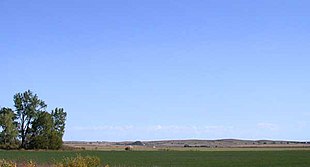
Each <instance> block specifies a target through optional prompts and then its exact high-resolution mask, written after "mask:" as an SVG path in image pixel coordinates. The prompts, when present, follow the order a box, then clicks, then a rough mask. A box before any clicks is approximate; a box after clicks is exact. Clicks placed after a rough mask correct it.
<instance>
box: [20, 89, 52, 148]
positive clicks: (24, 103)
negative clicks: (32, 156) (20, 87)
mask: <svg viewBox="0 0 310 167" xmlns="http://www.w3.org/2000/svg"><path fill="white" fill-rule="evenodd" d="M14 106H15V108H16V112H17V118H18V119H19V123H20V126H19V133H20V134H19V135H20V138H21V148H27V143H28V142H29V138H30V136H31V128H32V123H33V121H34V120H35V118H36V117H37V114H38V113H39V112H44V111H45V109H46V107H47V105H46V104H45V102H44V101H43V100H41V99H39V97H38V96H37V94H33V93H32V92H31V91H30V90H27V91H25V92H24V93H17V94H16V95H15V96H14Z"/></svg>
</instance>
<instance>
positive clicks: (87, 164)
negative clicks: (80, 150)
mask: <svg viewBox="0 0 310 167" xmlns="http://www.w3.org/2000/svg"><path fill="white" fill-rule="evenodd" d="M99 166H100V159H99V158H98V157H95V156H85V157H83V156H81V155H77V156H76V157H65V158H64V159H63V160H62V162H60V163H57V164H56V165H55V166H54V167H99Z"/></svg>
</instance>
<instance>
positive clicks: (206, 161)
mask: <svg viewBox="0 0 310 167" xmlns="http://www.w3.org/2000/svg"><path fill="white" fill-rule="evenodd" d="M77 154H80V155H82V156H86V155H90V156H98V157H99V158H100V159H101V162H102V163H103V164H109V165H110V166H111V167H114V166H115V167H155V166H157V167H185V166H186V167H309V166H310V150H307V149H306V150H302V149H297V150H286V149H284V150H271V149H269V150H264V149H262V150H260V149H252V150H243V151H240V150H234V149H231V150H218V151H127V152H126V151H94V150H92V151H90V150H85V151H0V159H7V160H14V161H18V162H24V161H28V160H33V161H35V162H37V163H38V164H45V165H47V164H52V163H54V162H57V161H60V160H61V159H62V158H63V157H71V156H76V155H77Z"/></svg>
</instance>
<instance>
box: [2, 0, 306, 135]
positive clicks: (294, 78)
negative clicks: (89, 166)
mask: <svg viewBox="0 0 310 167" xmlns="http://www.w3.org/2000/svg"><path fill="white" fill-rule="evenodd" d="M309 8H310V2H309V1H306V0H305V1H303V0H299V1H295V0H274V1H269V0H259V1H255V0H254V1H253V0H251V1H250V0H248V1H247V0H242V1H241V0H235V1H229V0H205V1H203V0H191V1H190V0H178V1H174V0H148V1H146V0H145V1H142V0H135V1H126V0H109V1H107V0H89V1H82V0H44V1H39V0H35V1H32V2H29V1H17V0H3V1H1V2H0V20H1V21H0V25H1V26H0V62H1V66H0V72H1V83H0V93H1V96H0V105H1V106H8V107H12V106H13V100H12V99H13V95H14V94H15V93H17V92H23V91H25V90H27V89H31V90H32V91H34V92H35V93H37V94H38V95H39V97H40V98H41V99H43V100H45V101H46V103H47V104H48V109H49V110H52V109H53V108H55V107H64V108H65V110H66V111H67V112H68V120H67V127H66V133H65V136H64V139H65V140H95V141H96V140H108V141H122V140H155V139H156V140H157V139H192V138H196V139H218V138H241V139H285V140H310V133H308V132H309V128H310V121H309V117H310V103H309V99H310V56H309V55H310V40H309V39H310V31H309V30H310V24H309V23H310V11H309Z"/></svg>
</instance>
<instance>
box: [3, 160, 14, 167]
mask: <svg viewBox="0 0 310 167" xmlns="http://www.w3.org/2000/svg"><path fill="white" fill-rule="evenodd" d="M16 166H17V165H16V163H15V162H12V161H7V160H4V159H2V160H0V167H16Z"/></svg>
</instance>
